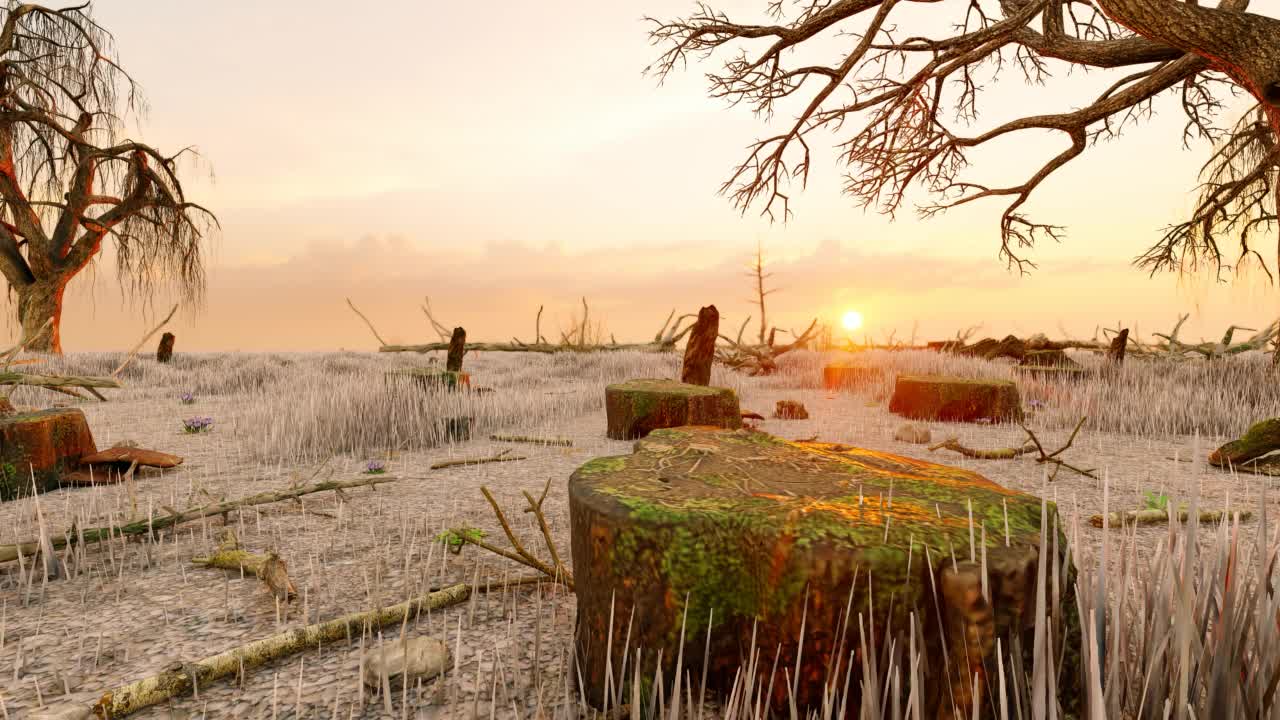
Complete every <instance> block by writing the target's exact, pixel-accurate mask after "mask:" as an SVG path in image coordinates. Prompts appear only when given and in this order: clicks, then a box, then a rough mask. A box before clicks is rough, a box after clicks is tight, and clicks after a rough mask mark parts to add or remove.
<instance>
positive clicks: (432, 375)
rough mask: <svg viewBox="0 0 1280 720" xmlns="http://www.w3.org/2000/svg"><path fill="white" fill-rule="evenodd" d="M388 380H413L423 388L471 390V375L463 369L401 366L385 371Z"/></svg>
mask: <svg viewBox="0 0 1280 720" xmlns="http://www.w3.org/2000/svg"><path fill="white" fill-rule="evenodd" d="M385 377H386V378H387V380H388V381H394V380H397V379H406V378H407V379H409V380H412V381H413V383H414V384H415V385H417V386H418V387H420V388H422V389H423V390H448V391H457V390H470V389H471V376H470V375H469V374H467V373H464V372H462V371H454V370H441V369H440V368H436V367H413V368H399V369H396V370H390V371H388V372H386V373H385Z"/></svg>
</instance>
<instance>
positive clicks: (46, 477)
mask: <svg viewBox="0 0 1280 720" xmlns="http://www.w3.org/2000/svg"><path fill="white" fill-rule="evenodd" d="M97 449H98V448H97V447H96V446H95V445H94V443H93V433H91V432H89V423H88V422H86V421H85V417H84V413H83V412H81V411H80V410H79V409H77V408H56V409H52V410H39V411H36V412H26V413H16V414H14V415H9V416H7V417H0V500H12V499H14V498H19V497H24V496H27V495H30V494H31V482H32V481H31V475H32V473H34V474H35V487H36V489H37V490H38V491H39V492H47V491H49V490H55V489H57V488H59V487H61V486H62V478H63V476H64V475H66V474H67V473H70V472H71V471H72V470H74V469H75V468H76V467H77V466H79V465H80V459H81V458H82V457H84V456H86V455H91V454H93V453H94V452H97Z"/></svg>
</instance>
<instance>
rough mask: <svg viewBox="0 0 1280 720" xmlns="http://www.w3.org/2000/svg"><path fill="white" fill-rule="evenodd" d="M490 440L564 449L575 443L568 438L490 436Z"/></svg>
mask: <svg viewBox="0 0 1280 720" xmlns="http://www.w3.org/2000/svg"><path fill="white" fill-rule="evenodd" d="M489 439H490V440H493V441H495V442H514V443H530V444H532V445H559V446H562V447H572V446H573V441H572V440H570V439H568V438H544V437H531V436H529V435H490V436H489Z"/></svg>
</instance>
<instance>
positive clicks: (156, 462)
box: [80, 443, 182, 469]
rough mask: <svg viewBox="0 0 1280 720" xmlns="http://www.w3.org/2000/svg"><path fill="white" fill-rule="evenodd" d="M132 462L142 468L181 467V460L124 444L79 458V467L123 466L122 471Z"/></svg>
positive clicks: (174, 456) (155, 451)
mask: <svg viewBox="0 0 1280 720" xmlns="http://www.w3.org/2000/svg"><path fill="white" fill-rule="evenodd" d="M134 462H136V463H138V465H140V466H143V467H156V468H166V469H167V468H173V467H177V466H179V465H181V464H182V458H181V457H179V456H177V455H170V454H168V453H162V452H159V451H157V450H147V449H145V448H140V447H137V446H136V445H132V446H131V445H125V444H124V443H120V444H117V445H114V446H112V447H109V448H107V449H106V450H101V451H99V452H96V453H93V454H92V455H86V456H84V457H82V458H80V464H81V465H122V466H124V468H123V469H127V468H128V467H129V465H130V464H131V463H134Z"/></svg>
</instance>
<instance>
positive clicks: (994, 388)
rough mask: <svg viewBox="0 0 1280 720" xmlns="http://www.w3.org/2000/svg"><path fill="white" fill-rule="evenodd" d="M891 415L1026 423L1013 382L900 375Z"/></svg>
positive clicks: (894, 392) (954, 420)
mask: <svg viewBox="0 0 1280 720" xmlns="http://www.w3.org/2000/svg"><path fill="white" fill-rule="evenodd" d="M889 412H892V413H895V414H898V415H902V416H904V417H908V418H911V419H913V420H938V421H951V422H976V421H978V420H990V421H992V422H997V421H1011V422H1022V399H1021V397H1020V396H1019V394H1018V387H1017V386H1016V385H1014V384H1013V381H1011V380H977V379H973V378H958V377H946V376H942V375H899V376H898V379H897V382H896V383H895V384H894V389H893V397H892V398H890V400H889Z"/></svg>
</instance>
